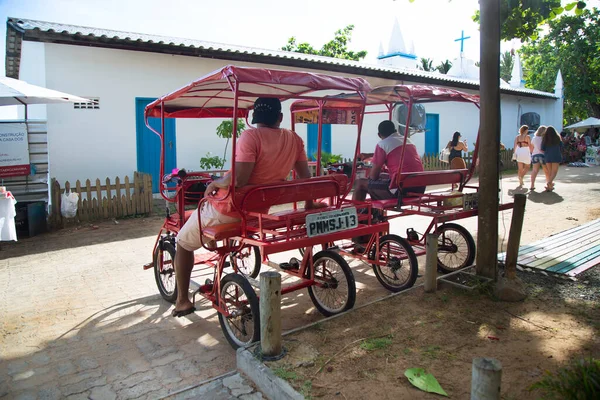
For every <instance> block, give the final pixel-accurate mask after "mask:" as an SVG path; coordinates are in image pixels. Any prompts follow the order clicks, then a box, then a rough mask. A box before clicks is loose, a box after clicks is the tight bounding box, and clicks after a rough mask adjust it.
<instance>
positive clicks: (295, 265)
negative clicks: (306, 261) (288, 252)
mask: <svg viewBox="0 0 600 400" xmlns="http://www.w3.org/2000/svg"><path fill="white" fill-rule="evenodd" d="M279 268H281V269H283V270H284V271H298V270H299V269H300V260H298V259H297V258H295V257H292V258H291V259H290V262H284V263H281V264H279Z"/></svg>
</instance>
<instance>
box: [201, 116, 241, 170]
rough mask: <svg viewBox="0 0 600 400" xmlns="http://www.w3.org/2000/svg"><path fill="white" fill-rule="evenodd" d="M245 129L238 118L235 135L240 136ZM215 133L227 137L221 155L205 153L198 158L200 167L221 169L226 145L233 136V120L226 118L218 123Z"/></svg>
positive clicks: (225, 156)
mask: <svg viewBox="0 0 600 400" xmlns="http://www.w3.org/2000/svg"><path fill="white" fill-rule="evenodd" d="M244 129H246V124H244V120H243V119H241V118H238V123H237V129H236V131H237V135H236V136H237V137H240V135H241V133H242V131H243V130H244ZM216 134H217V136H218V137H220V138H222V139H227V141H226V142H225V150H223V157H222V158H221V157H219V156H213V155H212V154H211V153H210V152H208V153H207V154H206V156H204V157H202V158H200V168H202V169H205V170H207V169H213V168H214V169H222V168H223V166H224V165H225V162H226V161H227V146H229V140H230V139H231V138H232V137H233V120H231V119H228V120H225V121H223V122H221V123H220V124H219V126H217V131H216Z"/></svg>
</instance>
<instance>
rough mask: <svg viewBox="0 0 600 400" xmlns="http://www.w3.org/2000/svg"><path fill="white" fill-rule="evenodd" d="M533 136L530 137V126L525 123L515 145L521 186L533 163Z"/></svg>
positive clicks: (514, 154) (515, 156) (520, 129)
mask: <svg viewBox="0 0 600 400" xmlns="http://www.w3.org/2000/svg"><path fill="white" fill-rule="evenodd" d="M530 146H531V138H530V137H529V127H528V126H527V125H523V126H522V127H521V128H519V134H518V135H517V137H516V138H515V145H514V147H513V149H514V153H513V160H515V161H516V162H517V164H518V165H519V172H518V176H519V187H521V186H523V178H525V174H527V171H529V165H530V164H531V148H530Z"/></svg>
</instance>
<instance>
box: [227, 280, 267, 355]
mask: <svg viewBox="0 0 600 400" xmlns="http://www.w3.org/2000/svg"><path fill="white" fill-rule="evenodd" d="M220 301H223V304H221V306H222V307H224V308H226V309H227V310H228V312H229V316H224V315H223V314H221V313H219V324H221V329H222V330H223V334H224V335H225V338H226V339H227V341H228V342H229V344H230V345H231V347H233V348H234V349H237V348H238V347H241V346H245V345H247V344H250V343H253V342H256V341H257V340H259V338H260V315H259V308H258V297H256V293H255V292H254V289H252V285H250V282H248V281H247V280H246V278H244V277H243V276H242V275H239V274H228V275H225V276H224V277H223V279H221V293H220V296H219V297H217V303H219V302H220Z"/></svg>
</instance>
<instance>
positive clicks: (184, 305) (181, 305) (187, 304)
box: [173, 299, 196, 313]
mask: <svg viewBox="0 0 600 400" xmlns="http://www.w3.org/2000/svg"><path fill="white" fill-rule="evenodd" d="M192 309H193V310H194V311H195V310H196V308H195V307H194V304H193V303H192V302H191V301H190V300H189V299H186V300H182V301H179V300H177V302H176V303H175V310H173V313H176V312H177V313H181V312H184V311H188V310H192ZM192 312H193V311H192Z"/></svg>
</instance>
